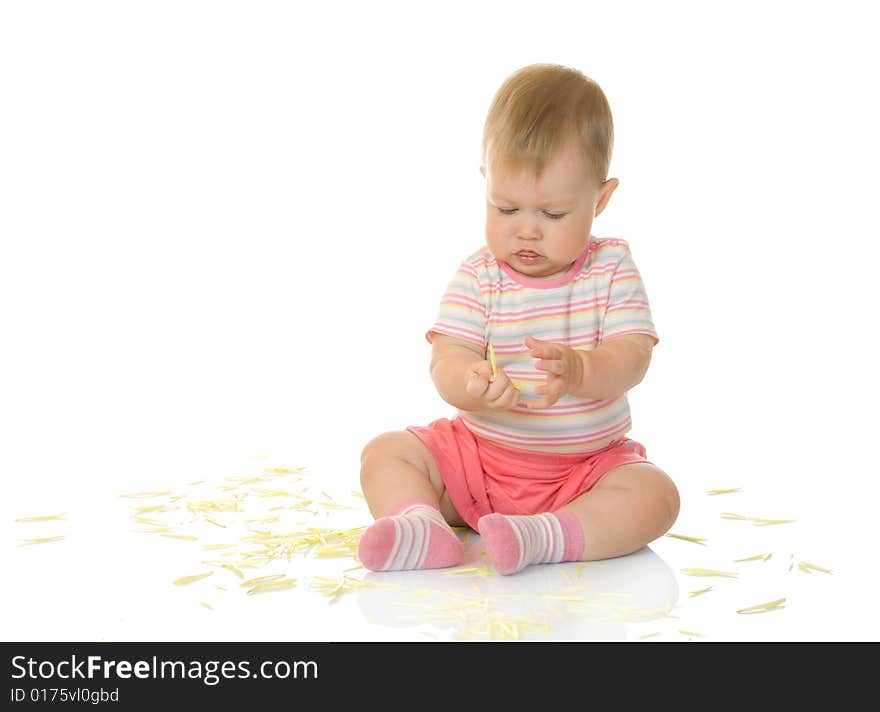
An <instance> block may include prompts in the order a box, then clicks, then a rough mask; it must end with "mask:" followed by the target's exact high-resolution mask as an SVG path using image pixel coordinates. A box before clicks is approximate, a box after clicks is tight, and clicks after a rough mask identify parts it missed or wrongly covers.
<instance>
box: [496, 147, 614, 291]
mask: <svg viewBox="0 0 880 712" xmlns="http://www.w3.org/2000/svg"><path fill="white" fill-rule="evenodd" d="M480 171H481V172H482V173H483V175H484V176H485V177H486V244H487V245H488V246H489V249H490V250H491V251H492V254H493V255H494V256H495V258H496V259H498V260H502V261H504V262H507V263H508V264H509V265H510V266H511V267H512V268H513V269H515V270H516V271H517V272H520V273H522V274H524V275H526V276H528V277H553V276H556V275H559V274H561V273H564V272H565V271H566V270H567V269H568V268H569V267H570V266H571V264H572V263H573V262H574V261H575V260H576V259H577V258H578V257H579V256H580V255H581V253H582V252H583V251H584V249H585V248H586V246H587V243H588V242H589V239H590V229H591V228H592V225H593V218H594V217H595V216H596V215H598V214H599V213H600V212H602V210H603V209H604V207H605V204H606V203H607V202H608V199H609V198H610V197H611V193H612V192H614V189H615V188H616V187H617V179H615V178H612V179H609V180H607V181H605V183H603V184H601V185H598V184H597V181H595V180H593V179H592V177H591V175H590V171H589V169H588V168H587V167H586V166H585V165H584V160H583V158H582V157H581V154H580V152H578V151H574V150H569V151H561V152H560V155H559V156H558V157H557V158H556V159H554V160H553V161H551V162H550V163H549V164H548V165H547V167H546V168H545V169H544V172H543V173H542V175H541V178H540V179H536V178H535V176H534V173H533V172H532V171H530V170H522V171H516V172H509V171H505V170H503V169H502V168H501V167H495V166H493V165H492V164H491V163H490V162H487V165H485V166H482V167H481V168H480Z"/></svg>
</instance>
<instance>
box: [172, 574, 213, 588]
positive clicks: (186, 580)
mask: <svg viewBox="0 0 880 712" xmlns="http://www.w3.org/2000/svg"><path fill="white" fill-rule="evenodd" d="M213 575H214V572H213V571H209V572H208V573H206V574H193V575H192V576H181V577H180V578H179V579H175V580H174V582H173V583H174V585H175V586H185V585H186V584H188V583H193V582H194V581H201V580H202V579H203V578H208V576H213Z"/></svg>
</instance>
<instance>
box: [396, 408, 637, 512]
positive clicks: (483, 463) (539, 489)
mask: <svg viewBox="0 0 880 712" xmlns="http://www.w3.org/2000/svg"><path fill="white" fill-rule="evenodd" d="M407 430H408V431H409V432H411V433H412V434H413V435H415V436H416V437H417V438H418V439H419V440H421V441H422V443H424V445H425V447H427V448H428V450H430V451H431V454H432V455H433V456H434V459H435V460H436V462H437V467H438V468H439V470H440V475H441V476H442V478H443V483H444V484H445V485H446V491H447V493H448V494H449V499H450V500H452V504H453V506H454V507H455V508H456V509H457V510H458V513H459V514H460V515H461V518H462V519H464V521H465V522H467V524H468V526H469V527H471V529H476V528H477V521H478V520H479V519H480V517H482V516H483V515H484V514H491V513H492V512H500V513H501V514H540V513H541V512H555V511H556V510H557V509H559V508H560V507H563V506H565V505H566V504H568V503H569V502H571V501H572V500H573V499H576V498H577V497H579V496H580V495H582V494H583V493H584V492H587V491H588V490H590V489H591V488H592V487H593V485H595V484H596V483H597V482H598V481H599V480H600V479H601V477H602V476H603V475H605V474H606V473H607V472H608V471H609V470H612V469H613V468H615V467H619V466H620V465H629V464H633V463H636V462H648V460H646V459H645V448H644V447H643V446H642V445H641V444H639V443H637V442H636V441H635V440H630V439H629V438H621V439H620V440H618V441H617V442H614V443H612V444H611V445H608V446H607V447H605V448H603V449H601V450H597V451H596V452H591V453H587V454H582V453H575V454H558V453H543V452H528V451H525V450H517V449H515V448H511V447H506V446H504V445H499V444H498V443H493V442H490V441H488V440H484V439H483V438H478V437H477V436H476V435H474V434H473V433H472V432H471V431H470V430H468V429H467V427H466V426H465V424H464V423H463V422H462V420H461V418H458V417H457V418H455V419H454V420H451V421H450V420H448V419H447V418H441V419H439V420H435V421H434V422H433V423H431V424H430V425H427V426H411V427H409V428H407Z"/></svg>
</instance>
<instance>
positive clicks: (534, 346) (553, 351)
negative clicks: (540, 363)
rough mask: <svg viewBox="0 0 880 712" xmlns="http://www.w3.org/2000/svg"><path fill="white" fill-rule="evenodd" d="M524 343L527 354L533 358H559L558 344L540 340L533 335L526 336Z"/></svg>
mask: <svg viewBox="0 0 880 712" xmlns="http://www.w3.org/2000/svg"><path fill="white" fill-rule="evenodd" d="M525 344H526V346H527V347H528V349H529V355H530V356H532V357H533V358H559V357H560V356H561V353H560V349H559V346H558V345H557V344H553V343H551V342H549V341H541V340H539V339H536V338H535V337H534V336H527V337H526V339H525Z"/></svg>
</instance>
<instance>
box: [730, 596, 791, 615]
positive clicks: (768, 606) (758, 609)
mask: <svg viewBox="0 0 880 712" xmlns="http://www.w3.org/2000/svg"><path fill="white" fill-rule="evenodd" d="M783 603H785V599H784V598H777V599H776V600H775V601H770V602H769V603H759V604H758V605H757V606H749V607H748V608H740V609H739V610H738V611H737V613H763V612H764V611H772V610H773V609H774V608H780V607H781V606H782V604H783Z"/></svg>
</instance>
